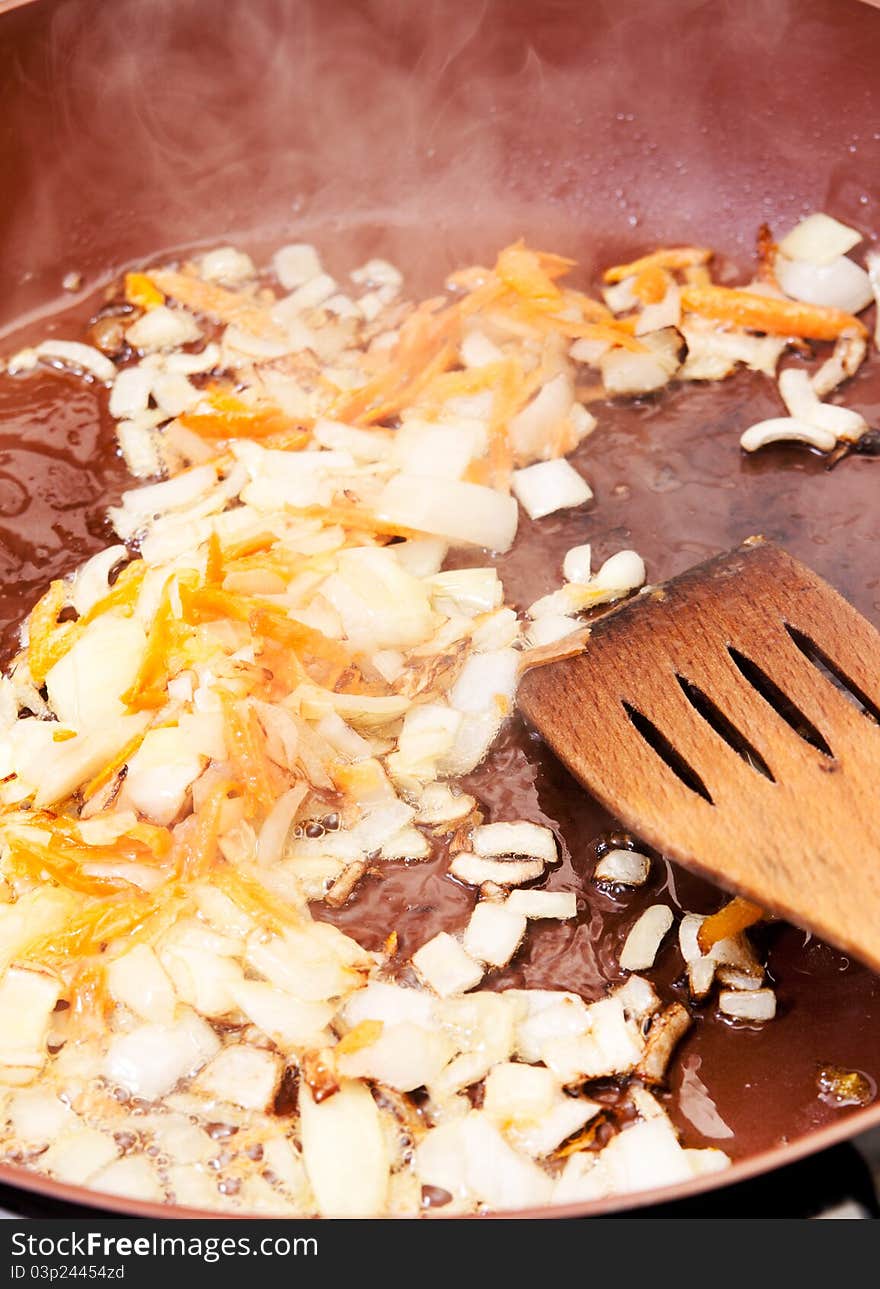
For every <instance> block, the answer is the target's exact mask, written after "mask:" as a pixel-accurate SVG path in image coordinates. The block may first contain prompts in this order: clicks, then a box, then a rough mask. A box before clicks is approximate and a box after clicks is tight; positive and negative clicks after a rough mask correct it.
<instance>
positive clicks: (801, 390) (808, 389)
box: [779, 367, 867, 440]
mask: <svg viewBox="0 0 880 1289" xmlns="http://www.w3.org/2000/svg"><path fill="white" fill-rule="evenodd" d="M779 392H780V394H781V395H782V401H783V402H784V403H785V406H786V407H787V408H788V411H789V414H790V415H791V416H792V417H793V418H794V419H795V420H799V421H806V422H807V423H808V424H810V425H815V426H817V427H818V428H819V429H822V430H827V431H828V432H829V433H830V434H833V435H834V436H835V438H838V439H853V440H856V439H858V438H860V437H861V435H862V434H863V433H864V431H865V430H866V429H867V425H866V424H865V419H864V417H863V416H861V415H860V414H859V413H858V412H853V411H851V410H850V409H849V408H848V407H838V406H836V405H835V404H833V403H822V402H820V401H819V398H818V396H817V394H816V391H815V389H814V388H813V384H812V381H811V379H810V376H809V374H808V373H807V372H806V371H804V369H803V368H802V367H786V368H785V369H784V371H782V372H780V374H779Z"/></svg>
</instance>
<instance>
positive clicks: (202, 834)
mask: <svg viewBox="0 0 880 1289" xmlns="http://www.w3.org/2000/svg"><path fill="white" fill-rule="evenodd" d="M234 786H235V785H234V784H233V783H231V782H230V781H229V780H223V781H221V782H220V783H217V784H215V786H214V787H213V788H212V789H211V791H210V792H209V793H208V796H207V797H206V799H205V801H204V802H203V803H202V806H201V809H200V810H199V812H198V814H197V815H192V816H190V819H188V820H187V823H188V824H191V826H190V828H189V829H188V830H187V831H188V832H189V836H188V837H186V840H185V842H184V843H183V846H182V848H181V849H182V851H183V854H182V855H181V857H180V872H181V876H182V877H184V878H194V877H200V876H202V875H203V874H205V873H207V872H208V871H209V870H210V869H211V868H213V866H214V864H215V863H216V861H217V843H218V841H219V839H220V823H221V819H222V816H223V807H224V806H225V805H226V802H227V800H228V799H229V794H230V792H231V791H232V789H233V787H234ZM191 821H192V822H191Z"/></svg>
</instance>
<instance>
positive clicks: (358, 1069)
mask: <svg viewBox="0 0 880 1289" xmlns="http://www.w3.org/2000/svg"><path fill="white" fill-rule="evenodd" d="M410 992H412V991H410ZM368 1023H369V1022H368ZM345 1042H346V1040H345V1039H343V1041H342V1043H341V1044H340V1047H339V1048H337V1049H336V1050H337V1056H336V1068H337V1070H338V1071H339V1072H340V1074H344V1075H345V1076H346V1077H347V1078H361V1079H376V1080H377V1081H378V1082H379V1083H384V1084H386V1085H387V1086H388V1087H391V1088H396V1089H397V1091H398V1092H412V1091H413V1090H414V1089H415V1088H420V1087H424V1086H425V1085H427V1084H430V1083H433V1082H434V1080H435V1079H436V1078H437V1076H438V1075H439V1074H440V1071H441V1070H442V1069H443V1068H444V1066H446V1065H447V1064H448V1063H449V1061H451V1060H452V1058H453V1056H454V1055H455V1047H454V1046H453V1044H452V1042H451V1040H450V1039H449V1038H448V1037H447V1036H446V1035H445V1034H443V1033H442V1032H441V1031H440V1030H438V1029H426V1028H424V1027H422V1026H421V1025H417V1024H415V1023H413V1022H412V1021H401V1022H399V1023H398V1024H395V1025H388V1024H383V1025H382V1026H381V1032H380V1033H379V1035H378V1037H376V1038H375V1039H374V1040H373V1041H372V1042H370V1043H368V1044H366V1045H365V1046H358V1047H357V1048H356V1049H355V1050H353V1051H348V1050H344V1049H345Z"/></svg>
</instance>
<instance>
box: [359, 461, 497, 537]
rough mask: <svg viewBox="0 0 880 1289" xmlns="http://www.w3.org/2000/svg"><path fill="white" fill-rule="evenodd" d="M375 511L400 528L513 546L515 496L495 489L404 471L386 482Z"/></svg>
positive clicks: (439, 535) (381, 517)
mask: <svg viewBox="0 0 880 1289" xmlns="http://www.w3.org/2000/svg"><path fill="white" fill-rule="evenodd" d="M376 514H377V515H378V517H379V518H380V519H384V520H386V521H387V522H389V523H393V524H399V525H401V526H402V527H404V528H412V529H416V530H417V531H419V532H424V533H433V534H435V535H436V536H438V537H445V538H446V539H447V540H448V541H450V542H453V543H462V544H464V545H471V546H483V547H485V548H486V549H487V550H494V551H499V552H502V553H503V552H504V551H507V550H509V549H510V547H511V546H512V545H513V539H514V537H515V536H516V527H517V519H518V516H517V508H516V501H515V500H514V498H513V497H507V496H505V495H504V494H503V493H500V492H496V491H495V490H494V488H485V487H483V486H482V485H481V484H476V483H463V482H462V481H461V480H459V479H437V478H434V477H432V476H420V475H406V474H398V475H395V476H394V478H392V479H390V480H389V481H388V483H387V484H386V485H385V487H384V489H383V490H382V492H381V493H380V495H379V499H378V501H377V503H376Z"/></svg>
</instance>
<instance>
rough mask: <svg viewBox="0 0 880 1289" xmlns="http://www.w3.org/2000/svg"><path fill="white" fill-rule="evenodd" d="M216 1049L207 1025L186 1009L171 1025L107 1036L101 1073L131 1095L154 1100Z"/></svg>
mask: <svg viewBox="0 0 880 1289" xmlns="http://www.w3.org/2000/svg"><path fill="white" fill-rule="evenodd" d="M219 1050H220V1043H219V1040H218V1039H217V1036H216V1034H215V1033H214V1031H213V1030H212V1029H211V1027H210V1025H208V1024H206V1022H205V1021H203V1020H202V1019H201V1017H200V1016H197V1015H196V1014H195V1013H194V1012H190V1013H189V1014H188V1015H186V1016H184V1017H182V1018H181V1019H180V1020H179V1021H177V1022H176V1024H174V1025H142V1026H141V1027H140V1028H138V1029H133V1030H130V1031H129V1032H128V1033H126V1034H119V1035H117V1036H116V1037H115V1038H113V1039H111V1041H110V1046H109V1049H108V1051H107V1058H106V1061H105V1074H106V1076H107V1078H109V1079H110V1080H111V1081H112V1082H113V1083H114V1084H119V1085H120V1086H122V1087H124V1088H126V1089H127V1090H128V1091H129V1092H131V1093H133V1094H134V1095H135V1096H139V1097H144V1098H145V1099H146V1100H148V1101H154V1100H157V1099H158V1098H159V1097H162V1096H165V1094H166V1093H168V1092H170V1091H171V1089H172V1088H173V1087H174V1086H175V1084H176V1083H177V1082H178V1081H179V1080H180V1079H182V1078H185V1077H186V1076H187V1075H190V1074H195V1072H196V1071H197V1070H199V1069H201V1067H202V1066H203V1065H204V1064H205V1062H206V1061H208V1060H210V1058H211V1057H212V1056H214V1055H215V1054H216V1053H217V1052H218V1051H219Z"/></svg>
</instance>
